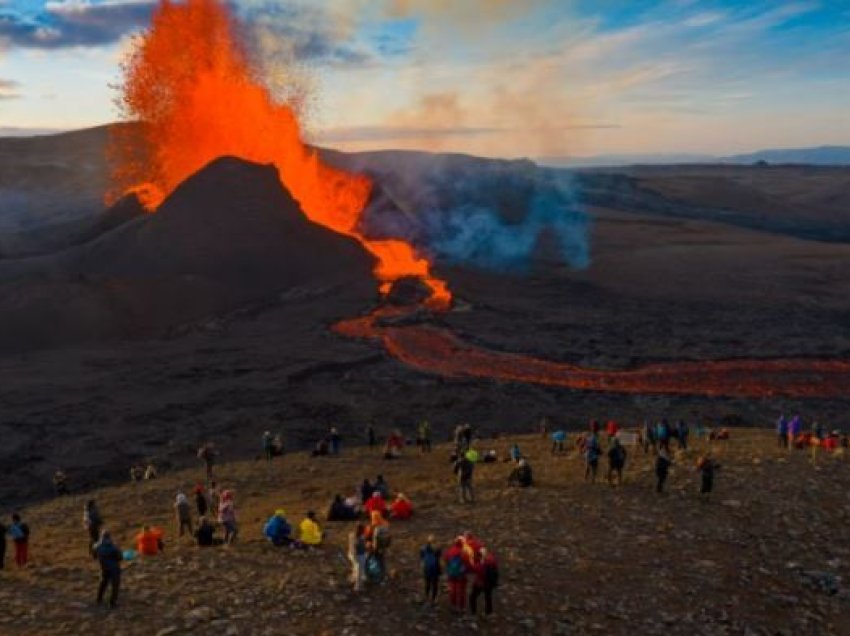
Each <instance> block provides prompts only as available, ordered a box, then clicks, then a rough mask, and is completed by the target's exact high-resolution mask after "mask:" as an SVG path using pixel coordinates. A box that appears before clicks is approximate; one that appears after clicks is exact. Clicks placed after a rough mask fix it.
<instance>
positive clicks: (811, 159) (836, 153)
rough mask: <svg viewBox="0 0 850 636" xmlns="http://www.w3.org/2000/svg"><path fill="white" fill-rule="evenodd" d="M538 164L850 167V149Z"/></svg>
mask: <svg viewBox="0 0 850 636" xmlns="http://www.w3.org/2000/svg"><path fill="white" fill-rule="evenodd" d="M536 161H537V163H539V164H541V165H544V166H552V167H558V168H601V167H612V166H633V165H676V164H709V163H719V164H735V165H746V164H752V163H758V162H760V161H764V162H767V163H771V164H798V165H799V164H802V165H812V166H850V146H816V147H812V148H785V149H768V150H759V151H756V152H751V153H746V154H739V155H729V156H725V157H724V156H717V155H708V154H687V153H652V154H622V155H593V156H589V157H539V158H537V159H536Z"/></svg>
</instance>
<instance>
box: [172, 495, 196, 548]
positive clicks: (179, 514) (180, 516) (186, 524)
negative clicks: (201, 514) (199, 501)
mask: <svg viewBox="0 0 850 636" xmlns="http://www.w3.org/2000/svg"><path fill="white" fill-rule="evenodd" d="M174 517H175V520H176V522H177V536H178V537H182V536H183V534H184V532H186V531H188V532H189V536H190V537H191V536H192V535H193V534H194V532H193V531H192V508H191V507H190V506H189V499H188V497H186V495H184V494H183V493H182V492H178V493H177V498H176V500H175V502H174Z"/></svg>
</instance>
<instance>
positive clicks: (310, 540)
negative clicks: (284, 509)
mask: <svg viewBox="0 0 850 636" xmlns="http://www.w3.org/2000/svg"><path fill="white" fill-rule="evenodd" d="M298 529H299V531H300V532H299V541H300V542H301V545H302V546H303V547H306V548H317V547H319V546H320V545H322V528H321V527H320V526H319V523H318V522H317V521H316V513H315V512H313V511H312V510H311V511H310V512H308V513H307V517H306V518H305V519H304V520H303V521H302V522H301V525H299V526H298Z"/></svg>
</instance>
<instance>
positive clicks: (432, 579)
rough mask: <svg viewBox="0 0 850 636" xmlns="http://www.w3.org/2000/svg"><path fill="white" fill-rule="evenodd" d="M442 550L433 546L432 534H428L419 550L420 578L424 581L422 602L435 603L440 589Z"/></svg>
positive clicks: (432, 604)
mask: <svg viewBox="0 0 850 636" xmlns="http://www.w3.org/2000/svg"><path fill="white" fill-rule="evenodd" d="M441 555H442V550H440V548H437V547H435V546H434V535H429V536H428V541H427V542H426V543H425V545H424V546H423V547H422V549H421V550H419V561H420V563H421V564H422V578H423V580H424V582H425V596H424V602H426V603H428V602H430V603H431V606H432V607H433V606H434V605H436V604H437V594H438V592H439V591H440V575H441V574H442V568H441V567H440V557H441Z"/></svg>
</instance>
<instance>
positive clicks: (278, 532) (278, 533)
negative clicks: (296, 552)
mask: <svg viewBox="0 0 850 636" xmlns="http://www.w3.org/2000/svg"><path fill="white" fill-rule="evenodd" d="M291 534H292V526H290V525H289V523H287V521H286V519H284V518H283V517H279V516H278V515H273V516H272V517H271V518H270V519H269V520H268V521H267V522H266V525H265V526H264V527H263V535H265V537H266V538H267V539H268V540H269V541H271V542H272V543H274V544H275V545H280V544H281V543H283V542H284V541H285V540H286V539H289V538H290V535H291Z"/></svg>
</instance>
